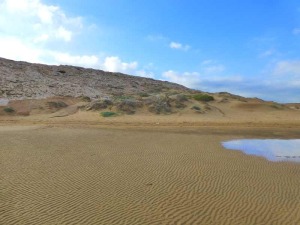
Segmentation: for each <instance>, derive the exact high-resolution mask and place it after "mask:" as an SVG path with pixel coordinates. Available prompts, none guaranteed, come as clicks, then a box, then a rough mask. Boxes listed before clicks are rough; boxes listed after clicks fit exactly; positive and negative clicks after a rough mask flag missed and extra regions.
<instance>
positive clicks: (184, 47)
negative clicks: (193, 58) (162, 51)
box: [169, 41, 191, 51]
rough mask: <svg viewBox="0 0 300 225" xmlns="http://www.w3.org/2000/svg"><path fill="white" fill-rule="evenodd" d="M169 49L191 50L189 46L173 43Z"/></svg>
mask: <svg viewBox="0 0 300 225" xmlns="http://www.w3.org/2000/svg"><path fill="white" fill-rule="evenodd" d="M169 47H170V48H172V49H177V50H183V51H187V50H189V49H190V48H191V47H190V46H189V45H184V44H181V43H179V42H174V41H172V42H170V44H169Z"/></svg>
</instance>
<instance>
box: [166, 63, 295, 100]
mask: <svg viewBox="0 0 300 225" xmlns="http://www.w3.org/2000/svg"><path fill="white" fill-rule="evenodd" d="M212 63H213V60H206V61H203V62H202V64H203V65H205V66H207V65H211V64H212ZM162 77H163V78H165V79H166V80H168V81H172V82H176V83H180V84H182V85H185V86H187V87H190V88H194V89H198V90H203V91H209V92H220V91H228V92H231V93H235V94H239V95H242V96H247V97H259V98H263V99H265V100H275V101H279V102H300V60H285V61H277V62H275V63H274V64H273V66H272V67H271V68H269V69H268V70H267V71H265V72H264V73H263V74H260V76H254V77H253V78H251V77H247V76H243V75H227V74H224V73H219V74H215V75H213V74H209V73H207V72H205V70H202V72H188V71H187V72H177V71H174V70H169V71H166V72H164V73H163V74H162Z"/></svg>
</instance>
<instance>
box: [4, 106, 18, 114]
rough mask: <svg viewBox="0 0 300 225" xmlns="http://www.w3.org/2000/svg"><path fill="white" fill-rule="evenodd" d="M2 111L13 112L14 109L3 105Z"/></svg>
mask: <svg viewBox="0 0 300 225" xmlns="http://www.w3.org/2000/svg"><path fill="white" fill-rule="evenodd" d="M3 111H4V112H6V113H14V112H15V110H14V109H13V108H11V107H5V108H4V109H3Z"/></svg>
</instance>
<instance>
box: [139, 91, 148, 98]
mask: <svg viewBox="0 0 300 225" xmlns="http://www.w3.org/2000/svg"><path fill="white" fill-rule="evenodd" d="M139 96H141V97H149V94H148V93H145V92H142V93H139Z"/></svg>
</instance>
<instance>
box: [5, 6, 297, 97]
mask: <svg viewBox="0 0 300 225" xmlns="http://www.w3.org/2000/svg"><path fill="white" fill-rule="evenodd" d="M0 57H3V58H8V59H13V60H20V61H28V62H34V63H45V64H54V65H60V64H62V65H76V66H82V67H88V68H95V69H102V70H106V71H111V72H122V73H126V74H131V75H136V76H143V77H150V78H154V79H159V80H167V81H171V82H176V83H179V84H182V85H185V86H187V87H190V88H193V89H197V90H202V91H208V92H221V91H226V92H230V93H233V94H238V95H242V96H245V97H258V98H262V99H264V100H271V101H278V102H282V103H287V102H300V1H299V0H243V1H240V0H185V1H183V0H160V1H149V0H136V1H129V0H85V1H83V0H81V1H80V0H0Z"/></svg>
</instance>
